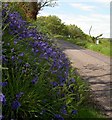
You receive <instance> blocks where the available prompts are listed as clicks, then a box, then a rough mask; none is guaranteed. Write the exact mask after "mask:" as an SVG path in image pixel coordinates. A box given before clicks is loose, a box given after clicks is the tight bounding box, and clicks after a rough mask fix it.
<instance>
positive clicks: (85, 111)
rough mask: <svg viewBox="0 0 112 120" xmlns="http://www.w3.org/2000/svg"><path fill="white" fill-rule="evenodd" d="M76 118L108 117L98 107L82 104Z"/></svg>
mask: <svg viewBox="0 0 112 120" xmlns="http://www.w3.org/2000/svg"><path fill="white" fill-rule="evenodd" d="M75 118H83V119H84V118H102V119H104V118H105V119H106V117H105V116H104V115H103V114H102V113H101V112H100V111H99V110H97V109H95V108H92V107H90V106H86V107H85V106H82V108H80V110H79V113H78V114H77V115H76V116H75Z"/></svg>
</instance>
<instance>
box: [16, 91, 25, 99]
mask: <svg viewBox="0 0 112 120" xmlns="http://www.w3.org/2000/svg"><path fill="white" fill-rule="evenodd" d="M23 94H24V92H20V93H18V94H16V98H17V99H19V98H21V96H22V95H23Z"/></svg>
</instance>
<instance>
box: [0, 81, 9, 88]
mask: <svg viewBox="0 0 112 120" xmlns="http://www.w3.org/2000/svg"><path fill="white" fill-rule="evenodd" d="M7 84H8V82H0V86H3V87H5V86H7Z"/></svg>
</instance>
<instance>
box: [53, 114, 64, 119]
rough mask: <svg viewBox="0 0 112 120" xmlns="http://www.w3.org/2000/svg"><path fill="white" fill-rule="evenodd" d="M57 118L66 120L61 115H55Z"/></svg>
mask: <svg viewBox="0 0 112 120" xmlns="http://www.w3.org/2000/svg"><path fill="white" fill-rule="evenodd" d="M55 118H56V119H57V120H64V118H63V117H62V116H61V115H59V114H55Z"/></svg>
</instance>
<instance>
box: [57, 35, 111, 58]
mask: <svg viewBox="0 0 112 120" xmlns="http://www.w3.org/2000/svg"><path fill="white" fill-rule="evenodd" d="M55 38H57V39H63V40H65V41H68V42H70V43H73V44H76V45H79V46H82V47H84V48H87V49H90V50H93V51H96V52H99V53H101V54H104V55H106V56H111V57H112V50H111V49H110V48H111V46H112V42H111V41H110V39H109V38H101V39H100V43H99V44H98V45H97V44H95V43H93V42H92V41H91V40H82V39H80V38H77V39H72V38H66V37H63V36H61V35H56V36H55Z"/></svg>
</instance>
